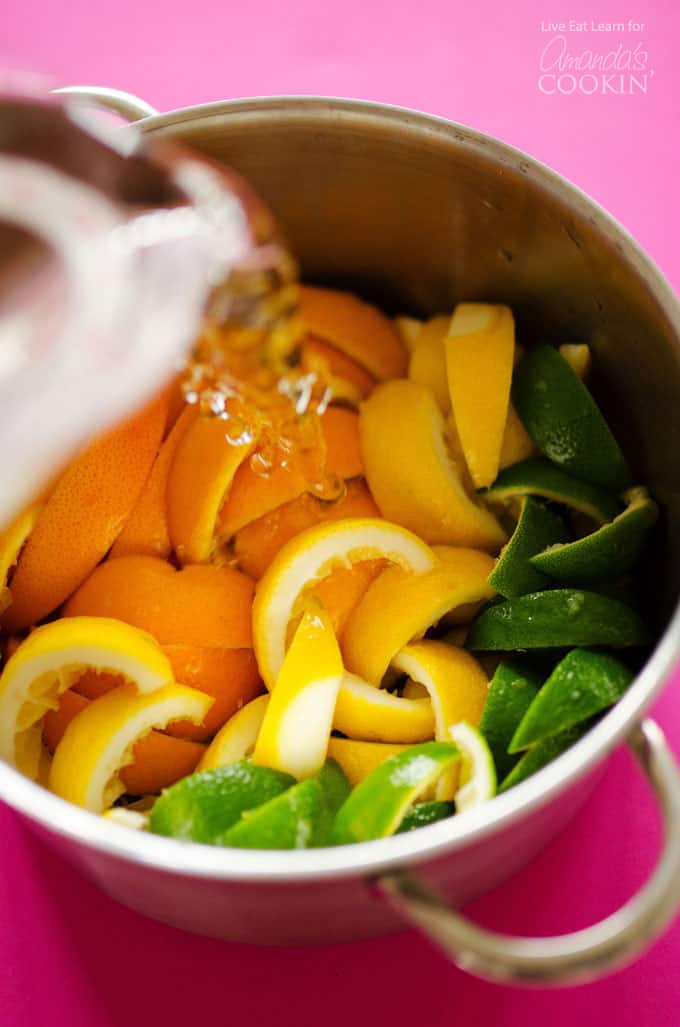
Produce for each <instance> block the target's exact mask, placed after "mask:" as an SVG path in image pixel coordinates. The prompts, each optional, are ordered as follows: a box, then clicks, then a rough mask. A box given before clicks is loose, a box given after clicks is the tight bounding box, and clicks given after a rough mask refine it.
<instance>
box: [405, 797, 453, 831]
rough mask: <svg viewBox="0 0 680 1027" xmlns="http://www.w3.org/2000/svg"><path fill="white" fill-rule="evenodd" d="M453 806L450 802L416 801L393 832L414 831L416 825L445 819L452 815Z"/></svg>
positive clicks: (419, 825)
mask: <svg viewBox="0 0 680 1027" xmlns="http://www.w3.org/2000/svg"><path fill="white" fill-rule="evenodd" d="M453 812H454V806H453V803H452V802H437V801H432V802H418V803H416V805H415V806H411V809H409V810H407V811H406V815H405V817H404V819H403V820H402V822H401V824H400V825H399V827H398V828H397V830H396V831H395V834H405V833H406V832H407V831H415V829H416V828H417V827H427V825H428V824H435V823H436V822H437V821H438V820H446V819H447V817H450V816H452V815H453Z"/></svg>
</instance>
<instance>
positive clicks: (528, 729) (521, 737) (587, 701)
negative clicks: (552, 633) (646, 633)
mask: <svg viewBox="0 0 680 1027" xmlns="http://www.w3.org/2000/svg"><path fill="white" fill-rule="evenodd" d="M632 680H633V675H632V673H631V672H630V671H629V670H628V667H625V666H624V665H623V663H621V662H620V661H619V660H617V659H615V658H614V657H613V656H609V655H608V654H607V653H593V652H589V651H588V650H587V649H572V651H571V652H570V653H567V655H566V656H565V657H564V659H563V660H562V661H561V662H560V663H558V664H557V666H556V667H555V669H554V671H553V672H552V674H551V675H550V677H549V678H548V680H547V681H546V683H545V684H544V685H543V688H541V690H540V692H539V693H538V695H537V696H536V698H535V699H534V701H533V702H532V704H531V706H530V707H529V709H528V710H527V711H526V713H525V714H524V717H523V718H522V720H521V722H520V724H519V725H518V727H517V730H516V731H515V733H514V735H513V737H512V740H511V742H510V745H509V746H508V752H510V753H516V752H521V751H522V749H528V748H529V746H531V745H535V744H536V743H537V742H542V741H543V739H544V738H549V737H550V736H552V735H556V734H559V733H560V732H561V731H566V730H567V728H571V727H574V726H575V725H576V724H580V723H582V722H583V721H584V720H589V719H590V718H591V717H594V716H595V714H596V713H600V712H601V711H602V710H606V709H607V707H608V706H613V705H614V703H615V702H618V700H619V699H620V698H621V696H622V695H623V693H624V692H625V691H626V689H627V688H628V686H629V685H630V683H631V681H632Z"/></svg>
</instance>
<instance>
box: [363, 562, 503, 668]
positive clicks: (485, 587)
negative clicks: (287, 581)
mask: <svg viewBox="0 0 680 1027" xmlns="http://www.w3.org/2000/svg"><path fill="white" fill-rule="evenodd" d="M455 557H456V558H455V559H454V558H453V555H450V558H449V559H448V560H447V562H444V561H441V562H439V563H438V566H436V567H435V568H434V569H433V570H429V571H426V572H425V573H423V574H411V575H409V574H406V573H405V572H404V571H403V570H402V569H401V568H400V567H388V568H387V570H384V571H383V572H382V574H380V575H379V576H378V577H377V578H376V579H375V581H373V582H372V583H371V585H369V587H368V589H367V590H366V592H365V593H364V595H363V597H362V598H361V600H360V601H359V603H358V604H357V606H356V607H355V608H354V610H353V611H352V613H351V614H350V617H349V620H348V621H347V624H346V626H345V631H344V634H343V653H344V657H345V665H346V667H347V669H348V670H349V671H351V672H352V673H354V674H358V675H359V676H360V677H362V678H364V679H365V680H366V681H369V682H370V683H371V684H374V685H379V684H380V682H381V680H382V677H383V675H384V673H385V671H386V670H387V668H388V667H389V665H390V662H391V661H392V660H393V659H394V657H395V656H396V655H397V653H398V652H399V651H400V650H401V649H403V648H404V646H405V645H408V643H409V642H413V641H414V640H415V639H418V638H422V636H423V635H424V634H425V632H426V631H427V629H428V628H430V627H432V625H433V624H436V623H437V622H438V621H439V620H440V619H441V618H442V617H443V616H444V615H445V614H446V613H448V612H449V611H450V610H453V609H455V608H456V607H458V606H463V605H467V604H468V603H475V602H478V601H479V600H480V599H490V598H491V596H493V595H494V590H493V588H492V586H491V585H489V584H488V582H487V580H486V579H487V578H488V576H489V574H490V573H491V571H492V569H493V566H494V560H493V559H492V557H490V556H489V555H488V554H487V553H480V552H479V551H478V550H476V549H458V550H457V551H456V554H455Z"/></svg>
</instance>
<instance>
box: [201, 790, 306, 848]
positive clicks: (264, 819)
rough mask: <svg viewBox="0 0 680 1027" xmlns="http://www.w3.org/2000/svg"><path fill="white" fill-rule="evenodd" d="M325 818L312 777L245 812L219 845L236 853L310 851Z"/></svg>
mask: <svg viewBox="0 0 680 1027" xmlns="http://www.w3.org/2000/svg"><path fill="white" fill-rule="evenodd" d="M324 815H325V810H324V799H323V792H322V788H321V785H320V784H319V782H318V781H317V780H316V778H313V777H310V778H309V779H308V780H306V781H301V782H300V783H299V784H297V785H294V786H293V787H292V788H289V789H288V791H286V792H284V793H283V794H282V795H277V796H276V798H275V799H270V800H269V802H265V803H264V804H263V805H262V806H258V807H257V809H253V810H249V811H246V812H244V813H243V815H242V817H241V819H240V820H239V821H238V823H236V824H234V826H233V827H230V828H229V830H228V831H225V832H224V833H223V834H221V835H220V836H219V837H218V838H217V839H216V840H215V844H217V845H224V846H228V847H230V848H234V849H309V848H311V847H312V846H313V845H314V844H315V843H316V838H317V836H318V831H319V826H320V824H321V823H322V821H323V818H324Z"/></svg>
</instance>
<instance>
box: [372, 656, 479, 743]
mask: <svg viewBox="0 0 680 1027" xmlns="http://www.w3.org/2000/svg"><path fill="white" fill-rule="evenodd" d="M392 666H393V667H394V668H395V670H399V671H401V672H402V674H408V676H409V678H411V680H412V681H414V682H417V683H418V684H419V685H422V686H423V687H424V688H426V689H427V692H428V694H429V696H430V699H431V701H432V711H433V714H434V724H435V732H434V737H435V738H436V740H437V741H438V742H448V741H450V739H451V734H450V729H451V726H452V725H453V724H457V723H458V722H459V721H461V720H465V721H467V722H468V724H472V726H473V727H476V726H477V725H478V724H479V722H480V720H481V719H482V713H483V711H484V703H485V702H486V697H487V693H488V691H489V682H488V679H487V676H486V674H485V673H484V671H483V669H482V667H481V666H480V664H479V662H478V661H477V660H476V659H475V658H474V656H472V654H471V653H469V652H467V650H466V649H456V648H455V647H454V646H452V645H447V644H446V642H437V641H434V640H432V639H429V638H428V639H424V640H423V641H422V642H414V643H413V645H408V646H405V647H404V648H403V649H402V650H401V652H399V653H398V654H397V655H396V656H395V657H394V659H393V660H392ZM411 701H412V702H422V701H423V700H422V699H416V700H411Z"/></svg>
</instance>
